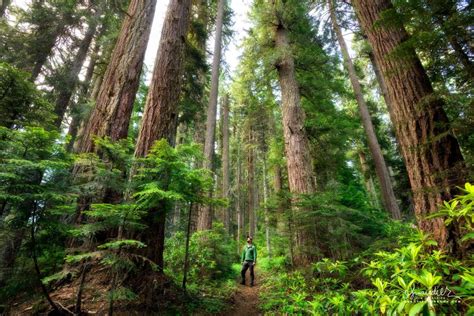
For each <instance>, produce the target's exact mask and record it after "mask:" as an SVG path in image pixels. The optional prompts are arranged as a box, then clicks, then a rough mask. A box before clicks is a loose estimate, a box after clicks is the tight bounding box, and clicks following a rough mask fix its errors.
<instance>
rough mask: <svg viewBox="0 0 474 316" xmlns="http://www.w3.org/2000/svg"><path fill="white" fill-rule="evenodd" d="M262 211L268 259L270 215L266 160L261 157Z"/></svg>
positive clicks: (270, 254)
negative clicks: (263, 212)
mask: <svg viewBox="0 0 474 316" xmlns="http://www.w3.org/2000/svg"><path fill="white" fill-rule="evenodd" d="M262 178H263V209H264V211H265V244H266V246H267V254H268V257H270V258H271V256H272V247H271V242H270V214H269V212H268V206H267V202H268V182H267V160H266V157H265V155H264V157H263V177H262Z"/></svg>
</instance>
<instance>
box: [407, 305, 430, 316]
mask: <svg viewBox="0 0 474 316" xmlns="http://www.w3.org/2000/svg"><path fill="white" fill-rule="evenodd" d="M425 304H426V302H419V303H416V304H415V305H413V306H412V308H410V311H409V312H408V315H409V316H415V315H417V314H418V313H419V312H420V311H421V310H422V309H423V307H424V306H425Z"/></svg>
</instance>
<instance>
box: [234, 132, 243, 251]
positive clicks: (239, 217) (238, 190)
mask: <svg viewBox="0 0 474 316" xmlns="http://www.w3.org/2000/svg"><path fill="white" fill-rule="evenodd" d="M234 128H235V131H236V130H237V127H236V126H234ZM235 133H236V134H237V158H236V159H237V168H236V169H237V170H236V173H237V181H236V182H237V183H236V190H235V195H236V196H235V210H236V213H237V253H238V254H240V240H241V239H242V235H243V234H242V231H243V219H242V205H241V200H240V198H241V187H242V159H241V150H240V149H241V137H240V130H239V131H238V132H237V131H236V132H235Z"/></svg>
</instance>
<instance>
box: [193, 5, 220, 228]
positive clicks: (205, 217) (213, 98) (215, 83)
mask: <svg viewBox="0 0 474 316" xmlns="http://www.w3.org/2000/svg"><path fill="white" fill-rule="evenodd" d="M225 5H226V4H225V0H219V2H218V3H217V20H216V33H215V35H214V36H215V42H214V56H213V59H212V73H211V91H210V95H209V105H208V108H207V122H206V139H205V142H204V168H206V169H208V170H212V161H213V158H214V142H215V133H216V114H217V96H218V94H219V69H220V64H221V49H222V25H223V23H224V9H225ZM212 218H213V214H212V207H210V206H208V205H205V206H203V207H201V209H200V212H199V219H198V227H197V229H198V230H206V229H211V228H212Z"/></svg>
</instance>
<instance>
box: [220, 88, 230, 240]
mask: <svg viewBox="0 0 474 316" xmlns="http://www.w3.org/2000/svg"><path fill="white" fill-rule="evenodd" d="M229 171H230V165H229V95H228V94H226V95H225V96H224V100H223V102H222V197H223V198H224V199H228V198H229V187H230V185H229V183H230V174H229ZM230 218H231V216H230V207H226V208H225V209H224V224H225V228H226V229H227V231H228V232H230Z"/></svg>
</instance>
